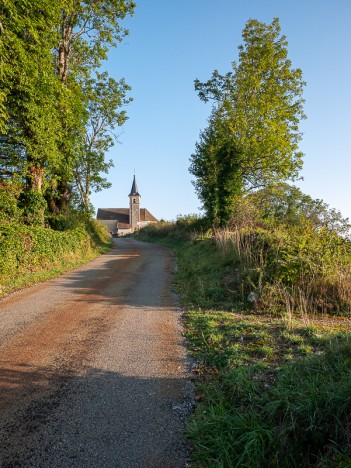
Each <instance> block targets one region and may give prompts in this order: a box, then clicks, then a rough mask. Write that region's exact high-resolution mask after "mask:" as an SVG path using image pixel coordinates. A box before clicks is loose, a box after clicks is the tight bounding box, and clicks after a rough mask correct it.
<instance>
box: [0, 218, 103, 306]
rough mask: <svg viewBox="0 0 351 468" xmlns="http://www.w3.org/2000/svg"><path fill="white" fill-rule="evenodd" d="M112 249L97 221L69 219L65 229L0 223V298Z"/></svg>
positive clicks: (2, 221) (15, 222)
mask: <svg viewBox="0 0 351 468" xmlns="http://www.w3.org/2000/svg"><path fill="white" fill-rule="evenodd" d="M110 246H111V239H110V236H109V234H108V233H107V231H106V230H105V229H104V228H103V226H101V225H100V224H99V223H97V222H96V221H94V220H92V219H90V218H88V217H85V216H82V215H80V216H79V215H76V216H75V217H74V216H73V215H72V217H71V219H69V222H67V220H66V221H65V226H64V228H63V227H61V229H59V230H56V229H51V228H50V227H42V226H28V225H26V224H24V223H21V222H19V221H18V220H14V221H12V222H11V221H9V220H8V219H6V220H1V219H0V297H2V296H4V295H5V294H8V293H9V292H11V291H15V290H18V289H21V288H23V287H25V286H28V285H30V284H33V283H37V282H41V281H45V280H47V279H50V278H53V277H55V276H58V275H60V274H62V273H63V272H65V271H68V270H70V269H72V268H75V267H77V266H79V265H82V264H84V263H86V262H88V261H89V260H91V259H92V258H94V257H95V256H97V255H98V254H100V253H103V252H105V251H107V250H108V249H109V248H110Z"/></svg>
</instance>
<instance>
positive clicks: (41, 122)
mask: <svg viewBox="0 0 351 468" xmlns="http://www.w3.org/2000/svg"><path fill="white" fill-rule="evenodd" d="M134 7H135V4H134V3H133V2H132V1H129V0H122V1H120V0H118V1H117V0H109V1H106V2H103V3H101V2H86V1H80V0H77V1H76V0H69V1H66V0H58V1H51V0H50V1H46V2H45V1H43V0H33V1H32V2H27V1H26V2H18V1H14V0H5V1H4V2H3V4H2V7H1V19H0V58H1V65H0V67H1V68H0V74H1V76H0V77H1V80H0V180H5V179H11V178H12V177H14V175H15V174H17V175H19V176H20V177H21V179H22V196H21V202H22V204H25V202H28V204H29V205H28V207H26V211H27V213H26V220H27V222H31V221H33V222H34V223H38V222H39V223H42V222H43V213H44V209H43V207H42V206H40V207H39V205H38V203H39V198H40V196H41V195H43V196H44V198H45V200H46V202H47V208H48V209H49V211H51V212H52V213H55V214H60V213H64V212H65V211H67V210H68V207H69V202H70V200H71V198H72V184H73V173H74V170H75V169H77V168H81V175H82V174H83V176H81V180H83V182H84V183H83V185H84V184H85V187H84V188H85V193H84V195H85V197H84V200H83V203H82V205H83V207H84V209H85V210H88V209H89V207H90V206H89V194H90V192H91V190H100V189H101V188H104V187H107V186H108V183H107V182H106V180H105V179H104V178H103V177H101V175H100V172H107V171H108V169H109V167H110V166H111V162H106V161H105V153H106V151H107V150H108V149H109V148H110V146H111V145H112V144H113V138H112V137H113V136H114V135H113V134H112V133H111V131H113V129H114V126H115V125H122V124H123V123H124V121H125V120H126V115H125V112H124V111H120V110H118V111H117V109H118V108H119V107H121V106H123V105H125V104H127V102H128V100H127V99H125V94H126V91H127V90H129V87H128V86H127V85H126V84H125V83H124V81H123V80H120V81H119V82H117V81H115V80H114V79H113V78H109V77H108V76H107V74H106V73H102V74H99V73H98V72H97V70H98V68H99V67H100V66H101V62H102V60H104V59H106V58H107V52H108V49H109V47H111V46H114V45H116V43H117V42H119V41H121V40H122V39H123V37H124V36H125V35H126V34H127V31H126V30H125V29H124V28H122V26H121V24H120V22H121V21H122V20H123V19H124V18H125V17H126V15H128V14H132V13H133V10H134ZM93 77H95V78H94V79H93ZM109 132H110V133H109ZM79 188H81V187H80V186H79ZM79 194H80V195H81V193H80V192H79ZM39 204H40V203H39ZM37 208H38V210H39V212H38V216H37V215H36V214H35V210H36V209H37Z"/></svg>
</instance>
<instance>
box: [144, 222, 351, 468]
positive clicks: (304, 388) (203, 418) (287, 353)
mask: <svg viewBox="0 0 351 468" xmlns="http://www.w3.org/2000/svg"><path fill="white" fill-rule="evenodd" d="M183 228H184V226H183ZM140 238H141V239H143V240H149V241H154V242H155V241H157V242H161V243H163V244H165V245H168V246H170V247H171V248H173V250H174V251H175V252H176V254H177V258H178V271H177V273H176V277H175V282H176V287H177V289H178V291H179V293H180V295H181V299H182V302H183V304H184V306H185V308H186V314H185V329H186V335H187V341H188V346H189V351H190V353H191V355H192V356H193V357H194V359H195V362H196V366H195V368H194V375H195V381H196V385H197V396H196V400H197V407H196V409H195V412H194V415H193V417H192V418H191V421H190V423H189V426H188V437H189V440H190V441H191V445H192V458H193V463H194V466H199V467H206V466H211V467H212V466H213V467H215V466H218V467H250V468H251V467H265V466H267V467H271V466H272V467H273V466H277V467H295V466H296V467H305V466H306V467H307V466H318V467H347V466H351V444H350V442H351V418H350V414H351V413H350V410H351V346H350V345H351V321H350V318H349V316H343V317H341V316H335V315H334V316H331V315H330V314H326V313H323V314H318V313H313V314H307V313H305V312H304V313H302V312H301V311H300V313H297V312H296V313H294V312H291V310H290V311H289V313H287V311H286V312H285V313H272V311H271V310H267V311H265V310H264V309H263V310H262V309H261V310H259V311H258V310H257V309H255V307H251V308H250V307H248V306H247V307H243V306H242V302H240V301H237V302H236V301H235V299H234V296H233V292H232V290H231V288H230V286H231V283H229V286H228V276H230V277H233V275H235V274H236V268H237V264H236V263H235V258H234V257H233V255H232V253H230V252H227V254H226V255H223V253H222V252H221V251H220V249H218V247H217V246H216V244H215V242H214V241H213V239H210V238H206V236H204V235H195V234H194V233H193V232H192V231H191V230H189V229H180V227H179V225H178V226H177V225H176V226H172V225H167V224H165V225H163V226H158V227H154V228H149V229H146V230H144V231H143V232H141V234H140Z"/></svg>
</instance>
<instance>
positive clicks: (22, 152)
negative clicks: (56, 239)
mask: <svg viewBox="0 0 351 468" xmlns="http://www.w3.org/2000/svg"><path fill="white" fill-rule="evenodd" d="M59 7H60V2H59V1H57V2H54V1H46V2H44V1H43V0H33V1H32V2H30V3H28V2H15V1H13V0H5V1H4V2H3V4H2V11H1V13H2V16H1V28H0V29H1V31H0V54H1V69H0V70H1V82H0V96H1V98H0V100H1V103H0V104H2V105H0V107H1V110H0V130H1V131H2V135H1V136H0V177H1V178H8V177H11V176H13V175H14V174H19V175H20V176H21V177H22V178H23V180H24V181H25V186H24V190H23V193H24V194H25V195H28V197H29V198H30V199H32V200H34V199H35V200H36V205H37V206H39V205H40V207H41V208H40V209H42V206H43V200H42V191H43V184H44V172H45V168H46V167H54V166H55V165H56V164H58V161H59V159H60V157H61V155H60V153H59V150H58V141H59V138H60V135H61V125H60V118H59V111H58V107H57V96H58V93H59V81H58V78H57V76H55V74H54V73H53V64H52V48H53V47H54V45H55V42H56V39H57V38H56V32H55V30H54V29H53V23H54V22H55V18H57V17H58V15H59V11H60V10H59ZM37 201H38V203H39V204H38V203H37ZM42 215H43V211H42V213H41V215H40V219H41V218H42V217H43V216H42Z"/></svg>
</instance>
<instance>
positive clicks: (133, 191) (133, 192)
mask: <svg viewBox="0 0 351 468" xmlns="http://www.w3.org/2000/svg"><path fill="white" fill-rule="evenodd" d="M131 195H139V197H140V193H139V192H138V185H137V183H136V179H135V176H134V179H133V185H132V188H131V190H130V194H129V196H131Z"/></svg>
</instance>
